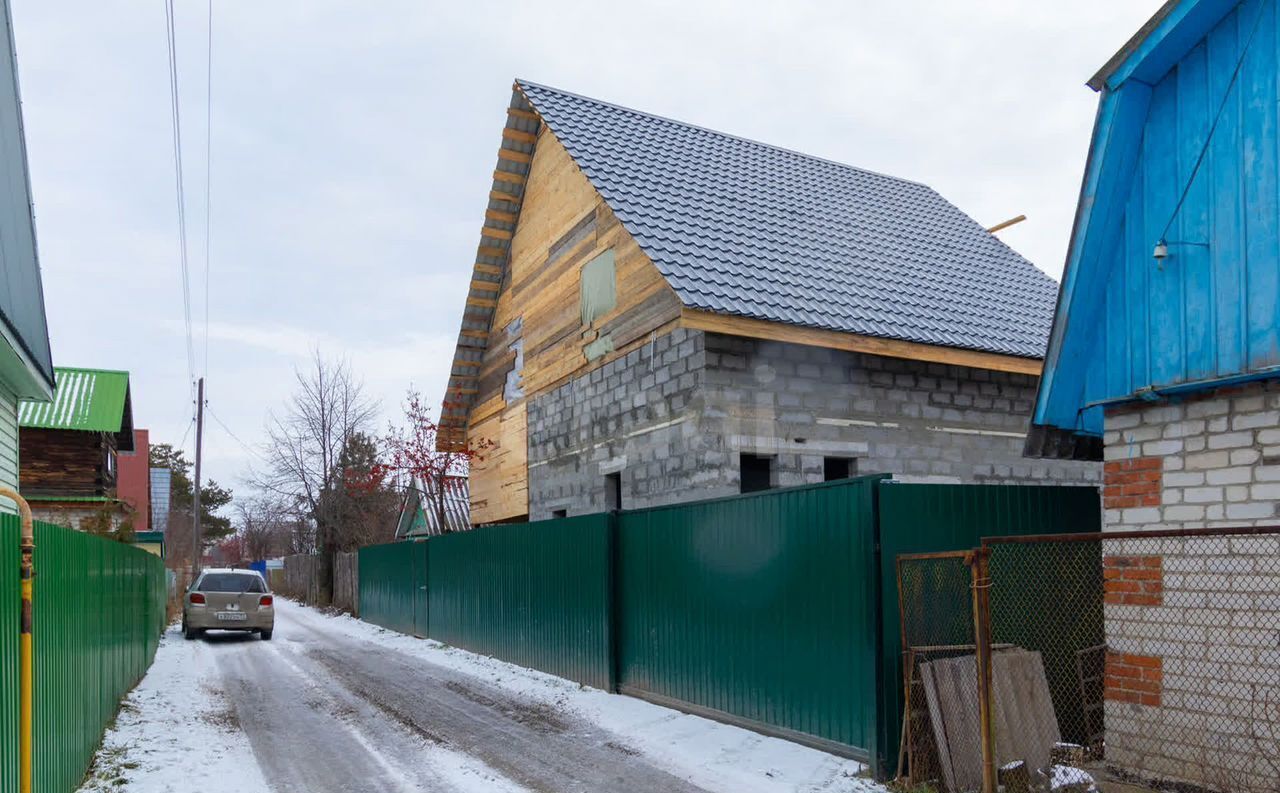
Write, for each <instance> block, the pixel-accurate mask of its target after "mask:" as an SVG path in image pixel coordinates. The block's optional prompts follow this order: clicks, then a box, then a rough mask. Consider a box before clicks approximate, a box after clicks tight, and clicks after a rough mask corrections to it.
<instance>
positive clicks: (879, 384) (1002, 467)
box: [703, 335, 1101, 488]
mask: <svg viewBox="0 0 1280 793" xmlns="http://www.w3.org/2000/svg"><path fill="white" fill-rule="evenodd" d="M706 359H707V374H706V383H707V385H706V395H705V400H704V401H705V404H706V406H707V408H706V412H705V414H704V417H703V426H704V428H705V429H706V430H707V434H708V435H709V436H711V437H715V438H720V439H722V440H721V444H722V448H723V449H724V450H725V453H726V455H728V456H730V457H733V458H736V456H737V454H738V453H741V452H747V453H760V454H771V455H776V461H775V467H776V473H777V477H778V482H777V484H779V485H793V484H805V483H812V482H821V481H822V472H823V457H825V456H834V457H853V458H855V459H856V460H857V468H858V472H859V473H891V474H893V475H894V476H895V478H897V479H900V480H902V481H909V482H939V483H952V484H1037V485H1048V484H1097V483H1098V482H1099V481H1100V479H1101V470H1100V467H1099V466H1098V465H1097V464H1096V463H1090V462H1076V461H1049V460H1028V459H1026V458H1024V457H1023V456H1022V447H1023V442H1024V440H1025V437H1026V430H1027V423H1028V417H1029V416H1030V413H1031V408H1032V403H1033V401H1034V399H1035V394H1036V385H1037V380H1036V378H1034V377H1031V376H1028V375H1019V374H1010V373H1005V372H992V371H986V370H980V369H971V368H968V367H962V366H949V365H946V364H937V363H925V362H922V361H912V360H905V359H899V358H886V357H881V356H876V355H866V354H860V353H852V352H843V351H840V350H829V349H824V348H820V347H806V346H802V345H797V344H785V343H781V342H773V341H765V340H761V339H749V338H740V337H734V336H722V335H709V336H708V337H707V341H706ZM730 484H731V485H732V486H733V487H735V488H736V486H737V484H738V479H737V478H736V477H732V478H731V481H730Z"/></svg>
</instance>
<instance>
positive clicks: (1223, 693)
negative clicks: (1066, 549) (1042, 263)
mask: <svg viewBox="0 0 1280 793" xmlns="http://www.w3.org/2000/svg"><path fill="white" fill-rule="evenodd" d="M1105 426H1106V434H1105V436H1104V455H1105V459H1106V463H1105V473H1104V479H1105V481H1104V488H1103V502H1104V508H1105V526H1106V529H1107V530H1109V531H1139V532H1141V531H1154V530H1159V529H1191V528H1202V527H1219V528H1224V529H1229V528H1230V527H1239V526H1265V525H1271V524H1274V523H1275V522H1276V516H1277V505H1278V503H1280V490H1278V489H1277V487H1276V483H1277V482H1280V388H1277V387H1276V386H1274V385H1266V384H1254V385H1249V386H1242V387H1233V388H1229V389H1221V390H1218V391H1214V392H1210V393H1207V394H1203V395H1200V396H1196V397H1188V398H1185V399H1182V400H1180V401H1178V402H1169V403H1154V404H1150V405H1139V406H1129V407H1125V408H1123V409H1113V410H1112V411H1110V412H1109V413H1108V415H1107V417H1106V422H1105ZM1103 546H1104V547H1103V554H1104V556H1103V564H1104V575H1105V576H1106V583H1105V585H1104V591H1105V593H1106V594H1105V603H1104V614H1105V619H1106V637H1107V646H1108V650H1109V653H1110V655H1109V657H1108V676H1107V680H1106V683H1105V697H1106V702H1105V716H1106V727H1107V744H1106V746H1107V760H1108V762H1110V763H1113V764H1115V765H1119V766H1121V767H1124V768H1127V769H1130V770H1133V771H1136V772H1138V773H1139V774H1143V775H1146V776H1150V777H1152V778H1157V779H1173V780H1178V781H1182V782H1188V783H1191V784H1193V785H1196V786H1201V787H1206V788H1210V789H1227V790H1233V789H1249V786H1251V785H1252V786H1257V785H1262V784H1263V783H1266V784H1271V783H1272V782H1274V776H1275V767H1276V766H1275V765H1273V763H1276V762H1280V535H1274V534H1270V535H1234V536H1231V535H1227V536H1211V537H1173V538H1138V539H1116V540H1108V541H1105V542H1104V543H1103ZM1125 659H1127V660H1131V661H1133V662H1134V664H1128V663H1127V662H1126V661H1125ZM1135 665H1136V667H1137V668H1141V669H1146V670H1149V671H1148V673H1147V675H1146V677H1142V676H1141V675H1140V676H1139V677H1138V678H1137V680H1136V681H1135V678H1134V676H1133V672H1134V669H1135ZM1150 670H1156V671H1150ZM1261 789H1266V788H1265V787H1262V788H1261Z"/></svg>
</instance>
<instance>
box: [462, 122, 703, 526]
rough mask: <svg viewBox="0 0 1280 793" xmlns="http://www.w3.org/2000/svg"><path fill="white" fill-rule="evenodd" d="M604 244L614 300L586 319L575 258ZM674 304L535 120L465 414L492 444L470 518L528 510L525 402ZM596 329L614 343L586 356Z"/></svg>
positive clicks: (474, 489) (630, 340)
mask: <svg viewBox="0 0 1280 793" xmlns="http://www.w3.org/2000/svg"><path fill="white" fill-rule="evenodd" d="M610 249H612V250H613V252H614V257H615V268H616V284H617V305H616V306H615V307H614V309H613V310H612V311H610V312H608V313H607V314H605V315H603V316H601V317H599V318H597V320H596V321H595V323H594V327H591V328H587V327H584V326H583V325H582V317H581V309H580V303H579V288H580V275H581V272H582V266H583V265H584V264H586V263H587V262H589V261H591V260H592V259H593V258H595V257H596V256H598V255H600V254H601V253H603V252H605V251H607V250H610ZM680 308H681V306H680V301H679V299H678V298H677V297H676V294H675V292H673V291H672V290H671V287H670V286H668V284H667V282H666V280H665V279H664V278H663V277H662V275H661V273H659V272H658V269H657V267H655V266H654V264H653V262H652V261H650V259H649V257H648V256H647V255H646V254H645V253H644V252H643V251H642V250H641V249H640V246H639V245H638V244H637V243H636V241H635V240H634V239H633V238H632V237H631V235H630V234H629V233H627V231H626V229H624V228H623V227H622V224H621V223H620V222H619V221H618V219H617V217H616V216H615V215H614V214H613V211H612V210H611V209H610V208H609V206H608V205H607V204H606V203H605V202H604V199H603V198H602V197H601V196H600V194H599V193H598V192H597V191H596V189H595V188H594V187H593V186H592V185H591V183H590V181H588V180H587V178H586V176H585V175H583V173H582V172H581V170H579V168H578V166H577V164H576V163H575V162H574V161H573V159H572V158H571V157H570V156H569V153H568V152H567V151H565V149H564V147H563V146H562V145H561V144H560V142H559V141H558V140H556V138H555V135H554V134H553V133H551V132H550V131H549V130H548V129H547V128H546V127H543V128H542V131H541V132H540V134H539V136H538V141H537V145H536V147H535V149H534V155H533V160H532V163H531V165H530V171H529V178H528V181H527V183H526V187H525V193H524V201H523V206H522V209H521V212H520V217H519V221H518V223H517V224H516V229H515V232H514V233H513V235H512V237H511V259H510V265H509V268H508V273H507V275H506V277H505V279H504V280H503V284H502V290H501V292H499V293H498V296H497V300H496V306H495V309H494V318H493V322H492V325H491V329H490V331H489V335H488V339H487V345H486V347H485V352H484V356H483V359H482V360H481V362H480V368H479V372H478V378H477V380H476V382H477V384H478V385H477V393H476V395H475V401H474V403H473V404H474V405H475V407H474V408H473V409H472V411H471V415H470V417H469V422H468V431H467V437H468V439H469V440H471V441H472V442H473V443H474V442H479V441H482V440H483V441H487V442H489V443H491V444H493V447H491V448H490V449H488V450H487V451H486V452H485V453H484V454H483V456H484V459H483V460H480V461H477V462H476V463H475V464H473V465H472V468H471V522H472V523H492V522H497V521H503V520H511V519H514V518H520V517H522V516H524V515H526V514H527V513H528V510H529V506H528V485H527V480H528V451H527V450H528V430H527V425H526V416H527V410H526V401H527V400H528V399H529V398H530V397H533V396H536V395H538V394H542V393H545V392H547V391H549V390H551V389H553V388H556V387H557V386H559V385H561V384H563V383H564V382H566V381H567V380H569V379H570V378H572V377H576V376H579V375H581V374H582V373H584V372H587V371H590V370H591V369H594V368H595V367H597V366H601V365H603V364H605V363H607V362H609V361H611V360H613V359H614V358H617V357H618V356H620V355H625V354H626V353H627V352H629V351H630V350H632V349H634V348H635V347H636V346H637V345H639V344H642V343H643V342H644V341H645V340H647V339H648V338H649V336H650V334H652V333H654V332H655V331H660V330H665V329H667V328H669V327H674V325H675V323H676V322H677V321H678V320H679V317H680ZM601 334H610V335H611V336H612V338H613V344H614V351H613V352H612V353H610V354H608V355H605V356H603V357H601V358H598V359H596V360H595V361H590V362H589V361H588V360H587V358H586V356H585V354H584V353H583V347H584V346H586V344H588V343H589V342H591V341H593V340H595V339H596V338H598V336H599V335H601ZM517 350H519V353H517ZM521 357H522V358H523V366H522V367H521V368H520V371H519V391H520V393H521V396H518V397H513V398H512V399H511V400H509V401H508V400H506V399H505V398H504V388H505V386H506V383H507V379H508V373H509V372H512V371H513V370H514V369H515V366H516V362H517V360H518V359H519V358H521Z"/></svg>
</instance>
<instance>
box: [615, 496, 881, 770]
mask: <svg viewBox="0 0 1280 793" xmlns="http://www.w3.org/2000/svg"><path fill="white" fill-rule="evenodd" d="M876 482H877V478H864V479H859V480H850V481H846V482H840V483H832V484H827V485H813V486H809V487H800V488H790V489H787V490H778V491H771V492H766V493H759V494H755V495H751V496H744V497H735V498H727V499H721V500H716V501H704V502H699V503H694V504H682V505H678V506H671V507H661V508H658V509H649V510H640V511H637V512H626V513H623V514H622V515H621V517H620V519H619V526H618V550H619V555H618V568H617V570H618V582H617V589H618V595H617V597H618V613H619V614H620V615H621V618H620V621H619V625H618V628H619V634H618V669H619V679H618V682H619V685H620V689H621V690H623V691H626V692H629V693H637V694H643V695H647V696H651V697H653V696H655V695H656V697H657V698H661V699H662V700H667V701H674V702H681V703H686V704H692V705H695V706H697V707H698V708H705V709H707V710H709V711H715V712H717V713H719V714H727V715H730V716H733V717H737V718H740V719H745V720H748V721H752V722H756V723H758V724H763V725H769V726H771V727H774V728H779V729H781V730H787V731H794V732H796V733H803V734H805V735H808V736H816V737H818V738H820V739H824V740H827V741H831V742H832V743H834V744H839V745H842V746H844V747H855V748H857V749H861V750H864V752H866V753H868V754H869V753H871V751H872V750H873V743H872V742H873V741H874V737H875V727H876V720H875V719H876V693H875V676H876V636H875V630H876V606H877V602H876V589H875V577H874V576H870V575H866V574H865V572H866V571H871V570H873V569H874V561H875V543H874V536H875V527H874V524H873V521H874V514H875V513H874V509H873V503H874V499H875V488H876Z"/></svg>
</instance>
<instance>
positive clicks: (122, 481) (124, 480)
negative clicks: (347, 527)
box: [116, 429, 151, 531]
mask: <svg viewBox="0 0 1280 793" xmlns="http://www.w3.org/2000/svg"><path fill="white" fill-rule="evenodd" d="M116 496H117V497H118V498H119V499H120V500H121V501H124V502H126V503H128V504H129V505H130V506H132V507H133V508H134V509H135V510H137V511H136V513H135V514H134V516H133V530H134V531H150V530H151V439H150V432H148V431H147V430H137V429H136V430H134V431H133V451H132V452H120V453H119V454H117V455H116Z"/></svg>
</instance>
